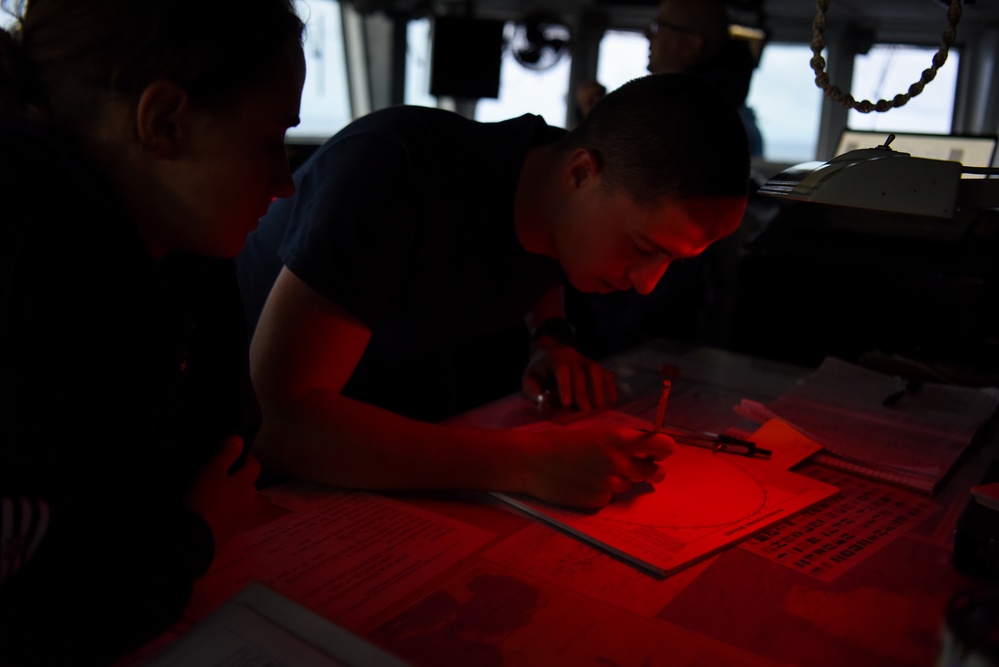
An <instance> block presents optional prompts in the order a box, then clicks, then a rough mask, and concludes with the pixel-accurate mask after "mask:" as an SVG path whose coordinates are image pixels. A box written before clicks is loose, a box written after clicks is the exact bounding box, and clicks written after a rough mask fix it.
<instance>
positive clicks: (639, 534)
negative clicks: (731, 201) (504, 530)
mask: <svg viewBox="0 0 999 667" xmlns="http://www.w3.org/2000/svg"><path fill="white" fill-rule="evenodd" d="M595 420H614V421H615V422H616V423H621V424H622V425H632V426H634V427H636V428H645V427H647V426H648V423H647V422H645V421H643V420H639V419H636V418H634V417H630V416H628V415H625V414H623V413H619V412H615V411H608V412H603V413H600V414H599V415H596V416H594V417H593V418H591V419H590V420H582V421H578V422H575V423H574V424H573V425H572V428H586V427H587V426H588V425H592V424H593V423H595ZM754 439H755V440H756V442H757V443H758V444H760V445H761V446H763V447H766V448H768V449H772V450H773V452H774V456H773V459H771V460H765V459H759V458H747V457H744V456H736V455H731V454H715V453H712V452H711V451H708V450H704V449H701V448H698V447H687V446H683V445H677V446H676V447H675V448H674V453H673V454H672V455H671V456H670V457H669V458H667V459H666V460H665V461H664V462H663V466H664V469H665V471H666V478H665V479H664V480H663V481H662V482H660V483H658V484H655V485H652V484H648V483H642V484H636V485H634V486H633V488H632V491H631V492H629V493H627V494H624V495H622V496H620V497H617V498H615V499H614V500H613V501H612V502H611V503H610V504H608V505H607V506H605V507H603V508H601V509H599V510H594V511H584V510H571V509H566V508H562V507H557V506H554V505H550V504H548V503H544V502H542V501H539V500H536V499H534V498H531V497H528V496H521V495H517V496H510V495H506V494H493V495H494V496H495V497H496V498H498V499H500V500H502V501H504V502H506V503H509V504H510V505H513V506H514V507H516V508H518V509H520V510H522V511H524V512H527V513H528V514H531V515H532V516H535V517H537V518H538V519H541V520H543V521H545V522H547V523H550V524H552V525H554V526H556V527H558V528H559V529H561V530H563V531H565V532H567V533H569V534H571V535H574V536H575V537H577V538H578V539H581V540H583V541H585V542H588V543H590V544H592V545H594V546H597V547H599V548H601V549H603V550H605V551H607V552H608V553H611V554H613V555H615V556H617V557H618V558H621V559H622V560H625V561H627V562H629V563H631V564H633V565H635V566H636V567H640V568H642V569H644V570H646V571H648V572H651V573H652V574H655V575H658V576H669V575H671V574H674V573H676V572H678V571H680V570H682V569H683V568H685V567H688V566H690V565H693V564H694V563H697V562H699V561H701V560H703V559H705V558H707V557H709V556H711V555H713V554H715V553H717V552H718V551H720V550H721V549H723V548H725V547H727V546H730V545H732V544H734V543H737V542H739V541H741V540H743V539H745V538H747V537H749V536H750V535H752V534H753V533H755V532H756V531H758V530H761V529H763V528H766V527H767V526H768V525H770V524H772V523H774V522H776V521H779V520H781V519H784V518H786V517H788V516H791V515H793V514H795V513H796V512H798V511H800V510H802V509H804V508H806V507H808V506H810V505H812V504H814V503H816V502H819V501H821V500H824V499H825V498H828V497H830V496H831V495H833V494H834V493H836V492H837V488H836V487H834V486H831V485H829V484H825V483H823V482H820V481H817V480H813V479H810V478H807V477H804V476H802V475H798V474H795V473H792V472H790V471H788V470H787V467H788V466H790V465H793V464H794V463H797V462H799V461H801V460H802V459H803V458H805V457H807V456H809V455H810V454H813V453H814V452H815V451H817V450H818V449H819V446H818V445H816V444H815V443H812V442H809V441H808V440H807V438H805V437H804V436H802V435H801V434H800V433H798V432H796V431H795V430H794V429H792V428H790V427H788V426H787V425H785V424H782V423H781V422H779V421H774V422H772V423H769V424H767V425H765V426H764V427H762V428H761V429H760V430H759V431H758V432H757V434H756V435H755V436H754Z"/></svg>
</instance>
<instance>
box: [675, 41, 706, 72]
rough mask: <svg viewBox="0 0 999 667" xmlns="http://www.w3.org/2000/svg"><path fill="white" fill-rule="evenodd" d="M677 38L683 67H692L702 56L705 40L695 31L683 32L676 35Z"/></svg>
mask: <svg viewBox="0 0 999 667" xmlns="http://www.w3.org/2000/svg"><path fill="white" fill-rule="evenodd" d="M677 39H678V40H679V47H678V51H679V53H680V58H681V60H682V61H683V69H688V68H690V67H693V66H694V65H696V64H697V63H698V62H699V61H700V60H701V58H702V57H703V56H704V50H705V49H706V48H707V40H706V39H704V36H703V35H698V34H695V33H684V34H682V35H678V36H677Z"/></svg>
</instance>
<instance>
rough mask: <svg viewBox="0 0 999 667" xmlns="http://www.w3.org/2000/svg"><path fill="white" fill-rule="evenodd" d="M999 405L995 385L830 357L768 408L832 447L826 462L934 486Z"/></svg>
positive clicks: (821, 457) (919, 486)
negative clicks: (918, 380) (902, 375)
mask: <svg viewBox="0 0 999 667" xmlns="http://www.w3.org/2000/svg"><path fill="white" fill-rule="evenodd" d="M886 403H887V404H886ZM997 405H999V390H997V389H995V388H994V387H987V388H974V387H960V386H954V385H945V384H936V383H930V382H927V383H924V384H921V385H917V386H910V387H907V386H906V384H905V383H903V382H902V380H901V379H899V378H897V377H894V376H891V375H885V374H883V373H878V372H876V371H872V370H870V369H867V368H863V367H861V366H856V365H854V364H850V363H847V362H845V361H842V360H840V359H836V358H832V357H830V358H827V359H826V360H825V361H823V363H822V365H821V366H820V367H819V368H818V370H816V371H815V372H814V373H813V374H812V375H810V376H809V377H808V378H806V379H805V380H804V381H802V382H801V383H800V384H799V385H798V386H796V387H795V388H794V389H792V390H791V391H789V392H787V393H786V394H784V395H783V396H781V397H780V398H778V399H777V400H776V401H774V402H773V403H771V404H770V405H769V406H767V407H768V409H769V411H770V412H771V413H773V414H775V415H777V416H779V417H780V418H781V419H784V420H786V421H787V422H789V423H791V424H793V425H794V427H795V428H797V429H799V430H800V431H801V432H802V433H804V434H805V435H807V436H808V437H809V438H811V439H813V440H815V441H816V442H818V443H820V444H821V445H822V446H823V447H824V451H823V452H821V453H820V454H818V455H817V456H816V460H817V461H818V462H820V463H823V464H826V465H830V466H833V467H837V468H840V469H843V470H847V471H849V472H852V473H855V474H861V475H865V476H868V477H873V478H876V479H879V480H881V481H886V482H891V483H896V484H900V485H902V486H905V487H908V488H912V489H915V490H918V491H922V492H925V493H932V492H934V491H935V490H936V489H937V487H938V486H939V484H940V482H941V481H942V480H943V478H944V476H945V475H946V474H947V472H948V471H949V470H950V469H951V468H952V467H953V466H954V464H955V463H956V462H957V460H958V458H959V457H960V456H961V453H962V452H963V451H964V450H965V449H966V448H967V447H968V445H970V444H971V441H972V440H973V439H974V437H975V434H976V433H977V432H978V429H979V428H981V426H982V425H983V424H984V423H985V422H986V421H988V419H989V418H990V417H991V416H992V414H993V413H994V412H995V410H996V406H997ZM743 414H745V412H744V413H743Z"/></svg>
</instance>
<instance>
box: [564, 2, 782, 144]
mask: <svg viewBox="0 0 999 667" xmlns="http://www.w3.org/2000/svg"><path fill="white" fill-rule="evenodd" d="M728 26H729V17H728V12H727V9H726V5H725V2H724V0H697V1H696V2H690V1H689V0H663V2H661V3H660V4H659V8H658V10H657V11H656V16H655V18H654V19H653V20H652V22H651V23H650V24H649V28H648V29H647V30H646V32H645V36H646V38H647V39H648V40H649V64H648V70H649V71H650V72H652V73H654V74H675V73H680V72H683V73H687V74H692V75H694V76H699V77H702V78H704V79H706V80H707V81H710V82H711V83H713V84H715V85H716V86H718V87H719V88H720V89H721V90H722V92H724V93H725V95H726V97H728V99H729V100H730V101H731V103H732V104H734V105H735V106H736V109H737V110H738V112H739V116H740V118H742V121H743V124H744V126H745V128H746V134H747V135H748V137H749V150H750V155H751V156H752V157H762V156H763V135H762V134H761V133H760V129H759V126H758V125H757V123H756V114H755V113H754V112H753V110H752V109H751V108H749V107H748V106H747V105H746V97H747V96H748V95H749V85H750V82H751V80H752V77H753V71H754V70H755V69H756V64H757V62H759V55H760V54H759V53H754V51H753V49H752V48H751V45H750V42H749V41H748V40H745V39H740V38H733V37H730V36H729V31H728ZM606 93H607V89H606V87H605V86H604V85H603V84H601V83H599V82H597V81H584V82H582V83H581V84H580V85H579V86H578V87H577V89H576V103H577V106H578V108H579V111H580V113H581V114H582V115H584V116H585V115H586V114H587V113H589V110H590V109H591V108H592V107H593V105H594V104H595V103H596V102H597V100H599V99H600V98H601V97H602V96H603V95H605V94H606Z"/></svg>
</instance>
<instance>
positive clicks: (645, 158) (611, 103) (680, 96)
mask: <svg viewBox="0 0 999 667" xmlns="http://www.w3.org/2000/svg"><path fill="white" fill-rule="evenodd" d="M564 141H565V145H566V147H567V148H568V149H569V150H572V149H575V148H578V147H582V148H586V149H588V150H590V151H592V152H593V153H594V154H595V155H596V156H597V158H598V159H599V161H600V166H601V169H602V173H603V178H604V182H605V183H606V184H607V185H608V186H609V187H612V188H615V189H617V188H620V189H622V190H624V191H625V192H628V193H629V194H630V195H631V196H632V197H633V198H634V199H635V201H636V202H637V203H639V204H648V205H655V204H657V203H660V202H662V201H664V200H666V199H680V200H683V199H703V198H716V197H745V196H746V195H747V192H748V187H749V142H748V140H747V138H746V131H745V129H744V127H743V125H742V121H741V120H740V119H739V115H738V113H737V112H736V110H735V108H734V107H733V106H732V103H731V102H730V101H729V100H728V99H727V98H726V97H725V96H724V94H723V93H722V92H721V91H720V90H719V89H718V88H716V87H715V86H714V84H711V83H709V82H707V81H705V80H703V79H701V78H699V77H695V76H691V75H689V74H651V75H649V76H644V77H641V78H638V79H634V80H632V81H629V82H628V83H626V84H624V85H623V86H621V87H620V88H618V89H617V90H614V91H613V92H611V93H610V94H608V95H606V96H604V97H603V98H602V99H601V100H600V101H599V102H598V103H597V104H596V105H595V106H594V107H593V110H592V111H590V113H589V114H588V115H587V116H586V118H585V119H584V120H583V121H582V122H581V123H580V124H579V125H578V126H577V127H576V128H574V129H573V130H572V131H571V132H570V133H569V136H568V137H566V139H565V140H564Z"/></svg>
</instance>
